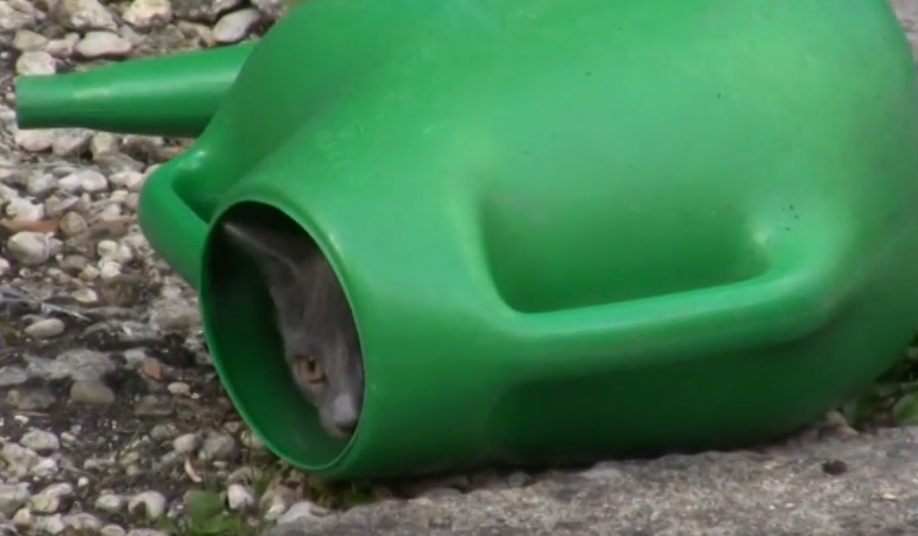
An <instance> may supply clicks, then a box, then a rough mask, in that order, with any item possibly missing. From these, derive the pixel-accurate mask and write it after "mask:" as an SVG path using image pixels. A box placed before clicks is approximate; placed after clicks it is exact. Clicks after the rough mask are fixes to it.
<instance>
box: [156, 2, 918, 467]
mask: <svg viewBox="0 0 918 536" xmlns="http://www.w3.org/2000/svg"><path fill="white" fill-rule="evenodd" d="M916 95H918V94H916V85H915V70H914V64H913V61H912V58H911V56H910V53H909V49H908V45H907V43H906V41H905V38H904V36H903V34H902V32H901V30H900V28H899V26H898V24H897V21H896V19H895V17H894V15H893V13H892V11H891V9H890V7H889V6H888V5H887V3H886V2H885V0H851V1H849V2H846V3H845V5H844V6H843V7H842V6H840V5H839V4H838V2H835V1H834V0H795V1H794V2H776V1H774V0H743V1H737V0H683V1H680V2H662V1H653V0H618V1H615V2H610V1H608V0H567V1H565V2H558V1H552V2H549V1H530V2H523V3H512V2H511V3H508V2H506V1H502V0H472V1H467V2H445V1H444V2H432V1H430V0H389V1H386V2H379V1H370V0H315V1H313V2H309V3H306V4H305V5H303V6H302V7H300V8H298V9H297V10H295V11H294V12H292V13H291V14H290V15H289V16H288V17H287V18H286V19H284V20H283V21H281V22H280V23H279V24H278V25H276V26H275V27H274V28H273V29H272V30H271V31H270V32H269V33H268V35H267V36H266V37H265V38H264V39H263V41H262V42H261V43H260V44H259V45H258V46H257V47H256V49H255V50H254V51H253V52H252V54H251V56H249V58H248V60H247V61H246V63H245V65H244V66H243V68H242V70H241V72H240V73H239V75H238V77H237V78H236V81H235V83H234V84H233V85H232V87H231V89H230V90H229V92H228V94H227V95H226V96H225V98H224V99H223V100H222V102H221V103H220V105H219V109H218V110H217V113H216V115H215V116H214V118H213V120H212V121H211V123H210V124H209V126H208V127H207V129H206V130H205V131H204V132H203V134H202V135H201V137H200V138H199V139H198V140H197V142H196V143H195V144H194V146H193V147H192V148H191V149H189V150H188V152H186V153H185V154H183V155H182V156H180V157H178V158H176V159H175V160H173V161H172V162H170V163H168V164H167V165H165V166H163V167H162V168H161V169H160V170H158V171H157V172H156V173H155V174H154V175H152V176H151V177H150V178H149V179H148V182H147V184H146V186H145V189H144V191H143V194H142V196H141V204H140V217H141V224H142V226H143V228H144V230H145V231H146V233H147V234H148V237H149V239H150V241H151V243H152V244H153V245H154V246H155V247H156V249H157V250H158V251H159V252H160V253H161V254H162V255H163V256H164V257H165V258H166V259H167V260H169V261H170V262H171V263H172V264H173V266H175V268H176V270H178V271H179V272H180V273H182V274H183V275H184V276H185V277H187V278H188V279H189V280H190V281H192V282H193V284H195V285H197V286H198V288H199V289H200V291H201V304H202V308H203V312H204V320H205V327H206V331H207V336H208V341H209V345H210V349H211V350H212V352H213V355H214V358H215V361H216V364H217V367H218V370H219V371H220V375H221V378H222V380H223V382H224V384H225V385H226V387H227V390H228V392H229V393H230V395H231V397H232V398H233V401H234V402H235V404H236V406H237V408H238V409H239V411H240V413H241V414H242V415H243V417H244V418H245V420H246V421H247V422H248V423H249V424H250V425H251V426H252V427H253V428H254V429H255V430H256V431H258V433H259V434H260V435H261V436H262V438H263V439H264V440H265V441H266V442H267V444H268V445H269V446H270V448H272V449H273V450H274V451H275V452H276V453H278V454H279V455H281V456H283V457H285V458H287V459H288V460H290V461H291V462H292V463H294V464H296V465H297V466H300V467H302V468H305V469H307V470H309V471H311V472H313V473H316V474H319V475H324V476H327V477H331V478H357V477H370V476H387V475H401V474H406V473H416V472H425V471H436V470H442V469H448V468H458V467H463V466H470V465H476V464H480V463H486V462H488V463H498V462H514V463H521V462H522V463H530V462H544V461H552V462H565V461H568V462H573V461H589V460H593V459H596V458H600V457H607V456H612V455H632V454H651V453H655V452H660V451H664V450H676V449H679V450H681V449H698V448H719V447H730V446H737V445H744V444H746V443H748V442H751V441H756V440H760V439H766V438H771V437H774V436H776V435H778V434H783V433H785V432H788V431H789V430H791V429H793V428H795V427H797V426H799V425H802V424H804V423H806V422H808V421H810V420H812V419H814V418H816V417H818V416H819V415H820V414H822V413H823V412H824V411H826V410H828V409H830V408H832V407H834V406H835V405H837V404H839V403H840V402H842V401H844V400H845V399H846V398H847V397H849V396H851V395H852V394H854V393H855V392H857V390H858V389H860V388H862V387H864V386H865V385H867V384H868V383H869V382H870V381H871V380H872V379H873V378H875V377H876V376H877V375H878V374H880V373H881V372H882V371H883V370H884V369H886V368H887V367H889V366H890V365H891V364H892V363H893V362H894V361H895V359H896V358H897V357H898V355H899V353H900V352H901V351H902V350H903V349H904V348H905V346H906V345H907V343H908V341H909V340H910V338H911V337H912V334H913V332H914V328H915V325H916V322H918V212H916V211H915V210H914V207H915V206H918V97H916ZM229 214H232V215H233V217H236V218H251V219H257V220H259V221H262V222H272V223H273V224H275V225H278V226H279V227H282V226H284V225H298V226H299V227H301V228H302V229H304V230H305V231H306V232H308V233H309V234H310V235H311V236H312V237H313V238H314V239H315V241H316V242H317V244H318V246H319V247H320V248H321V250H322V251H323V252H324V253H325V254H326V256H327V257H328V258H329V260H330V261H331V263H332V265H333V266H334V268H335V270H336V272H337V273H338V275H339V277H340V279H341V281H342V283H343V285H344V287H345V290H346V292H347V295H348V298H349V300H350V302H351V305H352V308H353V310H354V313H355V319H356V321H357V324H358V328H359V331H360V339H361V345H362V347H363V351H364V356H365V368H366V378H367V387H366V393H365V402H364V409H363V417H362V419H361V422H360V425H359V427H358V429H357V432H356V434H355V436H354V437H353V438H352V440H350V441H348V442H345V441H338V440H333V439H331V438H329V437H328V436H326V435H325V434H324V433H323V432H322V431H321V430H320V428H319V425H318V422H317V418H316V415H315V412H314V411H313V410H312V409H311V408H310V407H309V405H308V404H307V403H306V402H305V401H304V400H303V399H302V398H301V397H300V396H299V395H298V394H297V392H296V391H295V389H294V387H293V385H292V383H291V381H290V379H289V376H288V372H287V370H286V368H285V365H284V364H283V362H282V359H281V356H280V352H279V342H278V340H277V337H276V336H275V334H274V332H273V330H272V327H271V308H270V305H269V302H268V299H267V296H266V293H265V289H263V288H262V287H261V285H260V284H259V283H258V280H259V277H258V274H257V272H256V270H255V269H254V267H253V266H252V265H251V264H250V263H249V262H247V260H246V259H245V258H243V257H242V255H241V254H240V253H239V252H236V251H233V250H231V249H230V248H229V246H228V245H227V244H226V243H225V242H224V240H223V239H222V238H221V236H220V234H219V233H218V232H212V231H210V229H212V228H213V226H215V225H216V224H217V223H218V222H219V220H220V219H221V218H223V217H225V216H227V215H229ZM294 221H295V222H296V224H294V223H292V222H294Z"/></svg>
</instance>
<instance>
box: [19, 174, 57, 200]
mask: <svg viewBox="0 0 918 536" xmlns="http://www.w3.org/2000/svg"><path fill="white" fill-rule="evenodd" d="M56 183H57V181H56V180H55V179H54V176H53V175H51V174H50V173H36V174H34V175H32V176H30V177H29V179H28V181H26V192H28V193H29V195H42V194H44V193H47V192H50V191H51V190H53V189H54V185H55V184H56Z"/></svg>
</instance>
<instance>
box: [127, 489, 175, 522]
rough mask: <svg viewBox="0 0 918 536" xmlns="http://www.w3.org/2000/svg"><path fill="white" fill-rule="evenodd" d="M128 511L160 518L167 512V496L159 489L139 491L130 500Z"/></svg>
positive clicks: (150, 517)
mask: <svg viewBox="0 0 918 536" xmlns="http://www.w3.org/2000/svg"><path fill="white" fill-rule="evenodd" d="M128 511H129V512H131V513H132V514H134V515H144V516H145V517H147V518H149V519H158V518H159V517H161V516H162V515H163V514H164V513H165V512H166V498H165V497H163V494H162V493H159V492H158V491H145V492H143V493H138V494H137V495H135V496H134V497H132V498H131V500H130V501H128Z"/></svg>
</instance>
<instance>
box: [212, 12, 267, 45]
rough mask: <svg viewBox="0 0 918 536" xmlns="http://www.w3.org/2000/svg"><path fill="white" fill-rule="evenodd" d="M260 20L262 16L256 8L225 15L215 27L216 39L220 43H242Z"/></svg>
mask: <svg viewBox="0 0 918 536" xmlns="http://www.w3.org/2000/svg"><path fill="white" fill-rule="evenodd" d="M260 18H261V14H260V13H259V12H258V10H257V9H254V8H246V9H240V10H239V11H234V12H232V13H229V14H227V15H224V16H223V17H222V18H221V19H220V20H219V21H217V24H215V25H214V39H216V40H217V42H219V43H235V42H237V41H241V40H242V39H243V38H245V36H246V34H248V33H249V30H250V29H251V28H252V26H254V25H255V23H257V22H258V20H259V19H260Z"/></svg>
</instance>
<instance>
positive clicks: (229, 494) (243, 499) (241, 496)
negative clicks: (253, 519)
mask: <svg viewBox="0 0 918 536" xmlns="http://www.w3.org/2000/svg"><path fill="white" fill-rule="evenodd" d="M253 504H255V497H254V496H253V495H252V492H251V491H249V489H248V488H246V487H245V486H243V485H241V484H230V485H229V487H228V488H227V489H226V505H227V506H228V507H229V509H230V510H234V511H237V512H241V511H244V510H248V509H249V508H250V507H251V506H252V505H253Z"/></svg>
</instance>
